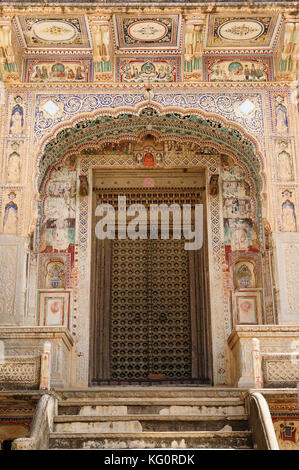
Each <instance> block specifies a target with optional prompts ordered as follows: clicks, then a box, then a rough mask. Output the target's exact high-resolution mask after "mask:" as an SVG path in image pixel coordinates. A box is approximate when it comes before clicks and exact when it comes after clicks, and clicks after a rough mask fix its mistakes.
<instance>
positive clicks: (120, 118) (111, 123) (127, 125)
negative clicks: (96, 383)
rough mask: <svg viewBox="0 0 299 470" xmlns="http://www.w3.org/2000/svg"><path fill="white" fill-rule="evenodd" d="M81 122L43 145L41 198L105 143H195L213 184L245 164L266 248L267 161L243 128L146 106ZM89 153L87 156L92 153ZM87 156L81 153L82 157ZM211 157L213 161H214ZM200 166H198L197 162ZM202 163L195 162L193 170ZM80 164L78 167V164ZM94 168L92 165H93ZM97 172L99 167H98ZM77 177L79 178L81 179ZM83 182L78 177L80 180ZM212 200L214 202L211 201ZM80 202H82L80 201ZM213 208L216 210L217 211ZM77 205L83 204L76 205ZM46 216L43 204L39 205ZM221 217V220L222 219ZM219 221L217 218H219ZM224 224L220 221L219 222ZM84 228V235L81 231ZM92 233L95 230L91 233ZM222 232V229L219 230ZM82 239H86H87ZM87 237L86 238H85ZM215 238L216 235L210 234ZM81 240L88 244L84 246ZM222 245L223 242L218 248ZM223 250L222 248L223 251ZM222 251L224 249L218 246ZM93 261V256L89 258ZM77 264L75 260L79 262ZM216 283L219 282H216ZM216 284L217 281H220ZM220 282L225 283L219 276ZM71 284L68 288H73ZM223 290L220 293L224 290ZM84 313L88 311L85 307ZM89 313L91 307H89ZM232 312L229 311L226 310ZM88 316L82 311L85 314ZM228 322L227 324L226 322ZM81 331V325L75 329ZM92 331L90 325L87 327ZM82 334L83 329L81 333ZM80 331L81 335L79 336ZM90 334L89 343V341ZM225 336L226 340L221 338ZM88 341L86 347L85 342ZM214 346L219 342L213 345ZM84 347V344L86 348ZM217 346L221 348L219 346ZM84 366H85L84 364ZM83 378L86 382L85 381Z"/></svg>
mask: <svg viewBox="0 0 299 470" xmlns="http://www.w3.org/2000/svg"><path fill="white" fill-rule="evenodd" d="M76 121H77V122H75V123H73V125H71V126H70V127H67V128H63V129H62V130H57V131H56V134H55V136H52V138H51V139H47V142H46V143H45V144H44V145H43V147H42V150H41V153H40V156H39V159H38V166H37V167H38V175H37V180H36V181H37V186H38V191H39V193H40V194H41V195H44V194H46V193H47V185H48V182H49V176H50V174H51V172H52V171H54V170H55V168H57V166H58V165H61V164H62V165H61V166H62V167H63V161H64V160H66V159H67V158H68V157H70V158H71V159H73V162H75V159H76V157H77V155H79V154H80V152H82V151H84V150H86V151H87V153H88V149H89V148H93V149H97V148H99V146H100V145H102V144H104V143H109V142H112V143H115V142H118V143H120V142H129V143H132V144H134V143H136V142H138V141H140V140H141V139H142V138H143V137H144V136H146V135H147V134H151V135H153V136H155V137H156V138H157V140H158V141H159V142H169V141H177V142H178V141H179V142H181V143H195V144H197V145H199V146H200V147H201V148H202V153H203V154H206V159H205V162H206V163H205V166H206V169H207V174H208V175H209V176H208V179H207V182H209V178H210V175H212V174H215V173H217V172H218V168H219V166H220V160H221V158H223V157H225V156H229V157H230V158H232V159H233V160H234V161H235V162H237V163H238V165H240V166H241V167H242V168H243V170H244V172H245V173H246V175H247V178H248V181H249V183H250V186H251V188H252V194H253V199H254V205H255V214H256V220H257V232H258V236H259V241H260V246H263V230H262V212H261V192H262V188H263V184H264V181H263V172H262V170H263V160H262V156H261V153H260V152H259V150H258V145H257V143H256V141H255V140H254V138H253V137H252V136H249V135H248V134H247V133H246V132H245V131H244V130H243V129H241V128H240V127H239V126H237V125H236V124H231V123H229V122H228V121H226V120H225V119H223V118H221V117H219V116H203V115H202V114H200V115H199V114H196V113H195V112H194V110H193V111H192V112H190V113H188V112H173V111H172V112H169V111H161V110H157V109H154V108H153V107H145V108H143V109H141V110H139V111H138V112H137V111H136V112H132V111H124V112H121V113H119V114H118V115H113V114H107V113H106V112H105V113H103V114H101V115H98V116H96V117H93V118H88V117H86V116H85V117H84V118H83V117H81V118H77V120H76ZM87 153H86V154H87ZM81 155H82V153H81ZM211 156H212V157H211ZM188 158H189V161H188V164H186V166H192V158H193V157H192V155H191V154H190V155H189V156H188ZM130 164H131V168H132V167H133V168H134V165H135V163H134V161H133V160H131V163H130ZM197 164H198V163H197ZM197 164H195V163H194V166H196V165H197ZM74 165H75V163H74ZM90 165H91V166H90ZM182 165H183V166H184V162H181V164H180V165H179V166H182ZM93 167H96V164H95V166H93ZM78 168H80V170H79V171H80V173H81V174H86V175H87V174H88V171H89V169H90V168H92V164H91V163H90V164H89V163H88V165H87V164H84V162H83V164H81V165H80V167H78ZM77 176H78V175H77ZM77 182H78V178H77ZM77 195H78V192H77ZM212 199H213V198H212V197H210V200H211V201H212ZM78 201H79V198H78ZM213 203H214V206H213ZM217 204H218V206H219V205H220V204H219V197H218V196H217V195H216V196H214V201H212V203H211V210H212V209H213V208H214V209H213V210H216V209H215V208H216V207H217ZM77 206H78V205H77ZM40 210H41V211H42V205H41V206H40ZM88 210H90V206H89V203H88V201H87V200H84V198H83V200H82V201H81V200H80V201H79V213H78V212H77V219H79V220H77V229H78V233H77V235H76V236H77V239H79V240H78V246H79V248H78V249H79V254H78V258H79V260H78V265H77V268H78V269H79V275H78V279H77V281H78V282H79V290H80V256H81V260H82V259H83V258H84V259H85V260H86V259H87V258H86V255H87V251H86V250H87V248H86V246H87V237H86V235H84V233H86V230H87V225H88V220H87V218H86V216H82V214H83V213H84V212H85V213H88ZM217 217H218V216H217ZM221 217H223V214H222V212H221V210H220V216H219V217H218V219H219V218H221ZM214 218H215V217H214ZM81 219H82V220H83V219H84V220H83V221H84V226H83V225H80V224H81ZM212 223H213V222H212V216H211V221H210V228H212ZM217 223H218V224H219V220H218V222H217ZM81 229H82V232H80V230H81ZM88 230H90V227H89V228H88ZM217 230H218V231H219V230H220V229H219V228H218V229H217ZM221 231H222V229H221V230H220V232H221ZM82 234H83V235H82ZM81 235H82V238H80V237H81ZM211 236H212V235H211ZM80 240H85V241H84V242H82V243H81V241H80ZM218 245H219V243H218ZM222 248H223V247H222ZM218 249H219V247H218ZM89 256H90V253H89ZM214 258H217V263H218V264H217V266H216V264H215V272H216V271H218V274H217V275H218V276H221V274H220V271H221V270H222V268H221V264H222V262H223V259H224V253H223V256H222V257H221V256H219V255H218V254H217V256H215V257H214ZM214 258H213V257H212V256H211V263H216V261H215V259H214ZM75 261H76V260H75ZM88 276H90V272H89V271H88V270H87V271H86V270H85V272H84V274H83V275H82V278H84V285H85V287H84V289H85V290H84V289H82V290H81V294H80V293H78V292H79V291H78V289H75V291H74V296H77V297H79V296H80V295H81V297H84V296H85V295H86V294H87V296H88V295H89V294H88V291H89V288H90V285H89V286H87V287H86V282H85V280H86V278H88ZM215 279H216V278H215ZM215 279H214V281H215ZM217 279H220V277H218V278H217ZM224 283H225V281H224V280H223V278H221V282H220V283H219V285H217V287H216V286H215V289H214V287H213V289H214V291H213V292H212V291H211V296H213V295H214V294H216V296H217V293H216V289H218V294H219V292H220V290H221V289H222V286H223V284H224ZM71 285H72V283H71V282H70V283H69V286H71ZM219 289H220V290H219ZM222 302H223V304H222V307H221V302H220V303H219V305H218V306H217V308H218V314H217V315H218V318H221V314H222V312H223V305H224V303H225V304H227V303H228V293H227V292H225V294H223V297H222ZM79 304H80V299H79V302H78V304H77V305H78V309H79V310H80V306H79ZM81 308H82V309H83V307H81ZM85 308H86V303H85ZM226 308H227V307H226ZM82 311H83V310H82ZM217 315H215V318H214V323H215V325H216V323H217V319H216V318H217ZM226 322H227V323H229V321H228V320H226ZM76 326H77V327H78V325H76ZM86 328H87V326H86ZM78 329H79V328H78ZM216 329H217V333H215V335H218V336H219V338H218V340H217V341H215V346H214V345H213V357H214V358H215V360H214V362H215V364H216V365H215V366H214V369H216V370H217V372H216V373H214V381H215V382H216V383H224V382H221V380H224V379H219V378H218V379H217V378H215V377H216V375H217V373H218V376H222V377H223V376H224V375H225V370H224V369H225V358H224V352H223V351H224V349H225V344H224V343H225V334H223V333H221V332H219V331H220V328H219V326H217V325H216V326H215V330H216ZM223 330H225V331H227V330H228V327H227V326H226V327H223ZM77 331H78V330H76V333H75V334H76V335H78V333H77ZM84 335H85V339H83V338H84ZM87 336H88V329H85V331H83V329H82V328H81V334H80V335H78V341H79V346H78V348H79V350H80V349H81V351H82V350H85V353H86V354H85V358H84V360H83V359H82V363H81V365H80V361H81V357H82V356H84V355H83V354H82V355H79V359H78V360H77V362H78V365H77V370H78V371H79V372H78V373H77V379H78V382H81V383H82V382H84V380H86V374H87V370H88V365H87V363H86V356H88V343H87V344H86V337H87ZM220 337H221V338H220ZM84 341H85V343H84ZM213 341H214V340H213ZM83 343H84V344H83ZM216 343H217V344H216ZM84 361H85V362H84ZM81 379H82V380H81Z"/></svg>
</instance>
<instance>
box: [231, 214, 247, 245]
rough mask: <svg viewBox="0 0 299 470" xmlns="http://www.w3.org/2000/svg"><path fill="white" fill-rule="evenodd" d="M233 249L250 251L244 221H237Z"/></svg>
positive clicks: (233, 236) (233, 234) (232, 242)
mask: <svg viewBox="0 0 299 470" xmlns="http://www.w3.org/2000/svg"><path fill="white" fill-rule="evenodd" d="M231 249H232V251H247V250H248V236H247V231H246V229H245V228H244V226H243V223H242V221H237V222H236V224H235V227H234V230H233V231H232V240H231Z"/></svg>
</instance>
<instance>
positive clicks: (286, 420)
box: [269, 402, 299, 450]
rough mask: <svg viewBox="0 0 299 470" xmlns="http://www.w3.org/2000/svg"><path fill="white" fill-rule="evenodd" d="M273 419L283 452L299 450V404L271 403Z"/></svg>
mask: <svg viewBox="0 0 299 470" xmlns="http://www.w3.org/2000/svg"><path fill="white" fill-rule="evenodd" d="M269 408H270V412H271V417H272V421H273V425H274V430H275V434H276V437H277V441H278V445H279V448H280V449H281V450H299V406H298V403H296V402H295V403H270V404H269Z"/></svg>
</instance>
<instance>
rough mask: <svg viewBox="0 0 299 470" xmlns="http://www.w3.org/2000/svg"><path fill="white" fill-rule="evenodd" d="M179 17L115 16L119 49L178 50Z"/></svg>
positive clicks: (115, 29) (116, 38)
mask: <svg viewBox="0 0 299 470" xmlns="http://www.w3.org/2000/svg"><path fill="white" fill-rule="evenodd" d="M180 28H181V20H180V16H179V15H159V16H157V17H150V16H148V17H143V18H138V17H137V18H136V17H133V18H132V17H129V16H123V15H114V32H115V40H116V44H117V46H118V47H119V49H122V50H125V49H128V50H132V49H140V48H141V49H157V48H159V49H161V48H166V49H168V48H169V49H177V48H178V47H179V41H180Z"/></svg>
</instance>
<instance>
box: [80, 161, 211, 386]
mask: <svg viewBox="0 0 299 470" xmlns="http://www.w3.org/2000/svg"><path fill="white" fill-rule="evenodd" d="M96 171H97V170H96V169H95V170H94V172H96ZM151 171H152V172H153V173H154V174H157V173H159V174H161V173H164V172H165V174H167V173H169V170H163V169H161V168H159V169H157V170H156V169H151ZM171 171H173V172H178V173H179V174H180V175H181V177H184V173H185V172H186V169H184V168H177V169H172V170H171ZM187 171H188V172H192V173H193V174H196V173H200V174H204V181H205V182H206V176H207V175H206V173H207V170H206V169H205V168H202V167H201V168H199V167H193V168H188V170H187ZM94 172H93V178H92V180H93V186H94V182H95V177H94ZM104 172H105V171H104ZM142 173H143V175H144V170H140V169H117V170H110V171H109V175H110V176H111V175H114V178H115V177H116V176H118V177H119V176H120V175H121V177H122V178H123V177H126V176H127V175H128V174H129V175H131V176H132V174H134V175H142ZM148 173H149V169H147V170H146V174H147V176H148ZM170 178H171V176H170ZM205 186H206V184H205ZM119 188H120V189H121V186H119ZM170 188H172V189H174V188H176V186H175V185H172V186H171V187H170ZM132 189H133V188H132ZM161 191H164V189H163V190H162V189H161ZM203 192H204V211H203V212H204V223H203V227H204V245H203V247H204V249H202V250H199V251H196V252H194V251H189V271H191V269H192V271H193V275H191V272H190V274H189V279H190V291H189V292H190V316H191V341H192V377H194V379H195V380H196V379H198V380H201V381H202V383H207V384H210V385H211V384H212V380H213V369H212V344H211V310H210V295H209V292H210V286H209V256H208V250H209V247H208V233H207V200H206V194H205V191H203ZM95 199H96V198H95V197H94V194H93V197H92V233H93V234H94V229H95V223H96V218H95V204H96V202H95ZM97 245H98V244H97V240H96V237H95V236H93V237H92V254H93V255H92V256H91V295H90V298H91V319H90V320H91V323H90V326H91V327H90V361H89V384H90V385H97V382H101V381H105V383H107V381H108V382H109V381H110V380H111V381H113V382H116V381H115V380H112V379H110V377H109V369H110V352H109V349H110V334H106V335H105V334H101V336H100V338H101V340H99V337H98V338H97V334H98V333H99V331H100V330H101V329H102V330H103V331H105V332H106V333H107V331H108V332H109V321H110V318H109V315H110V292H109V286H110V283H111V242H110V240H105V241H104V242H103V248H104V249H103V250H97ZM95 255H96V256H95ZM109 257H110V260H109V262H108V263H107V260H108V258H109ZM98 263H100V264H98ZM200 264H201V266H202V269H199V266H200ZM97 265H100V266H101V269H100V277H99V276H98V274H97V273H96V266H97ZM99 280H100V285H101V289H102V291H103V292H104V296H102V297H101V301H102V302H103V301H104V305H103V307H104V312H105V313H104V315H102V316H100V315H98V301H99V295H97V294H96V292H97V291H96V286H97V282H98V281H99ZM200 285H202V286H203V287H202V292H204V295H203V296H202V297H201V299H199V289H200V287H199V286H200ZM192 291H193V292H194V295H193V296H192V295H191V292H192ZM93 293H94V295H93ZM196 302H197V305H195V304H196ZM198 309H199V310H198ZM197 313H199V314H197ZM99 370H101V371H102V375H103V377H102V378H101V379H99V378H98V372H99ZM200 373H201V374H202V375H204V378H203V377H201V378H198V375H199V374H200ZM126 381H129V382H130V380H129V379H128V380H126ZM183 381H184V382H186V381H185V379H182V382H183ZM140 382H143V380H140Z"/></svg>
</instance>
